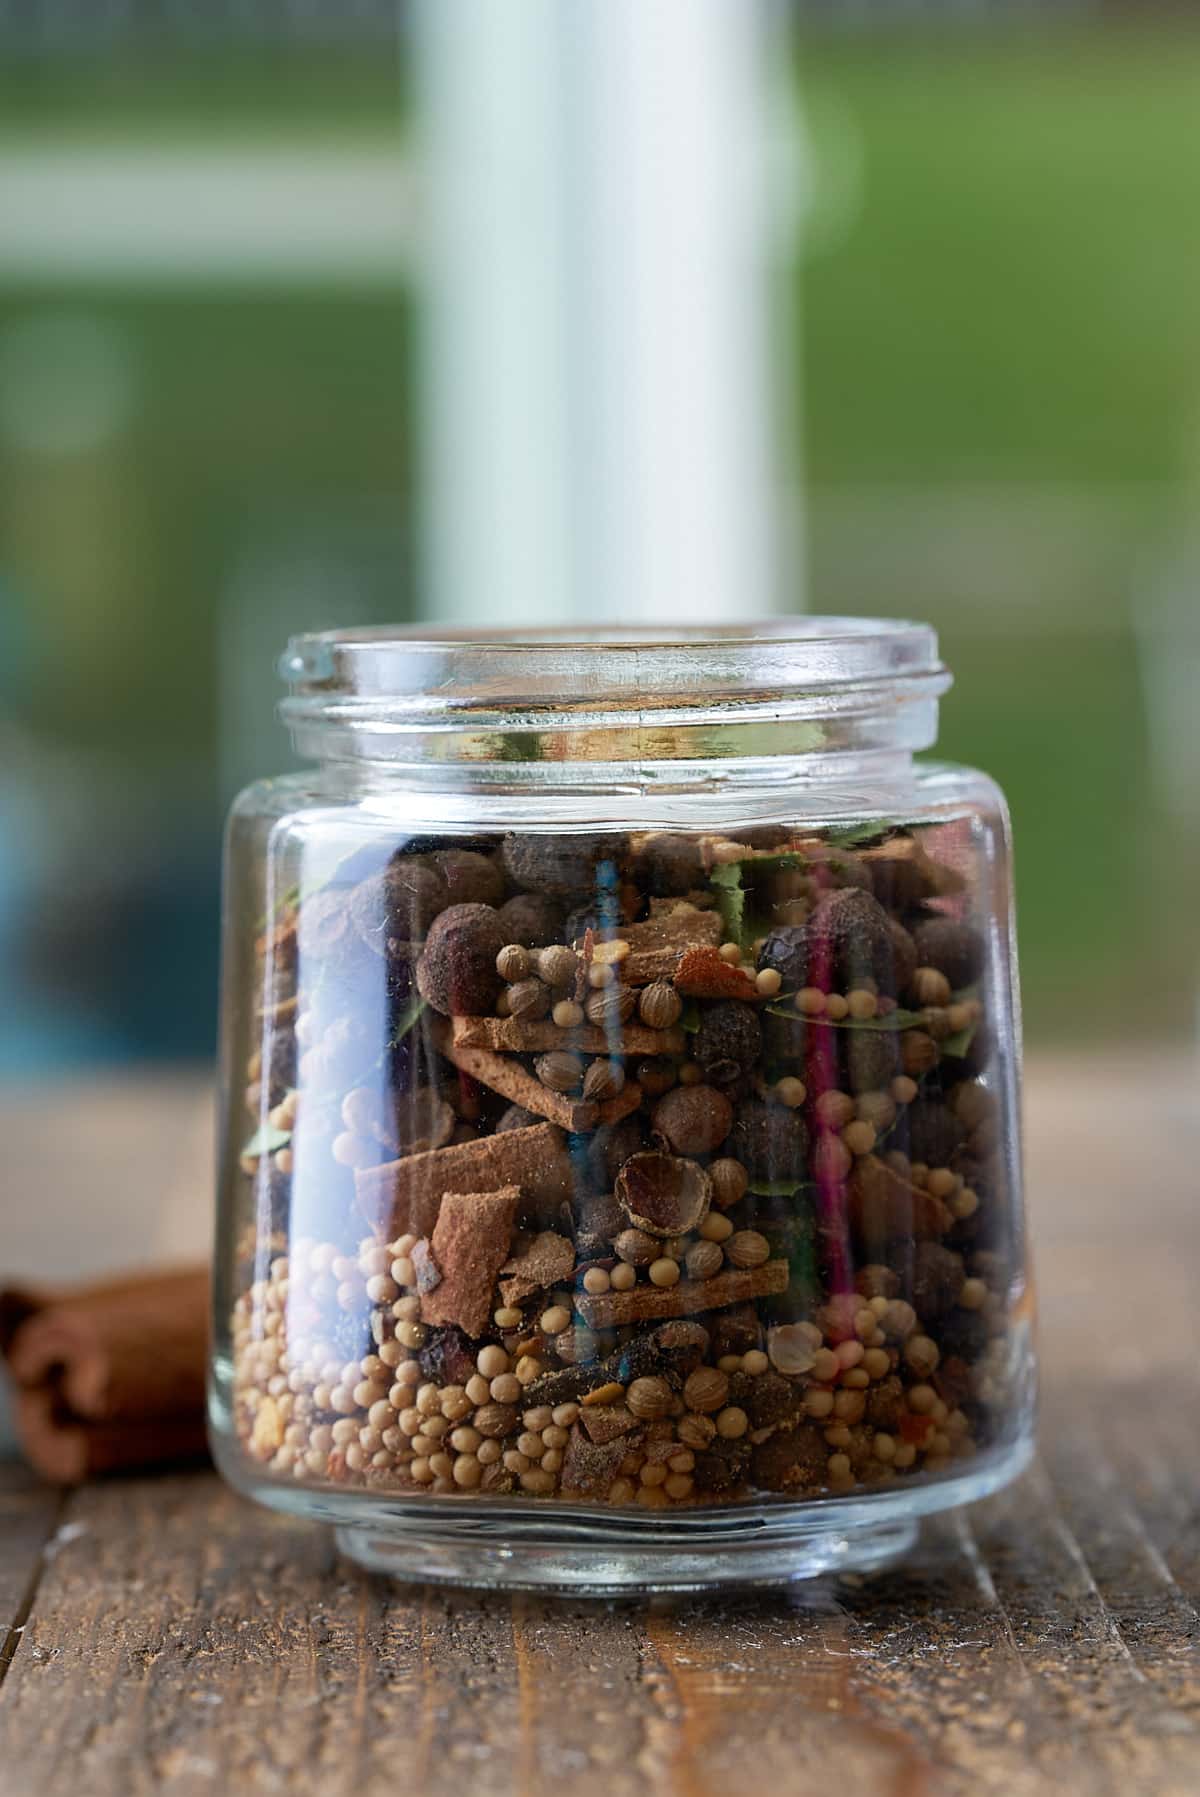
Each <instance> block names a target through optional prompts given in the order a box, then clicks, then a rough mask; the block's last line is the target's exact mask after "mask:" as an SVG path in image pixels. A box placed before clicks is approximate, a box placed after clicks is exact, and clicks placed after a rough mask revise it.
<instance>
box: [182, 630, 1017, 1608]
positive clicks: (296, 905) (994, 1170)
mask: <svg viewBox="0 0 1200 1797" xmlns="http://www.w3.org/2000/svg"><path fill="white" fill-rule="evenodd" d="M284 672H285V674H286V676H287V678H288V679H289V681H290V682H291V688H292V692H291V696H290V697H289V698H288V699H287V700H286V701H285V703H284V706H283V712H284V716H285V718H286V720H287V722H288V724H289V726H290V728H291V731H292V734H293V737H294V740H295V742H296V744H297V746H298V748H299V749H300V751H301V752H302V753H305V754H308V755H310V756H312V757H313V758H315V760H316V763H317V765H316V767H315V768H314V770H313V771H312V772H310V773H302V774H299V775H295V776H291V777H288V778H286V779H278V780H268V781H265V782H263V783H261V784H259V785H256V786H252V787H251V788H250V789H249V790H248V791H247V792H245V793H243V795H242V796H241V798H240V799H239V800H238V802H237V804H236V805H235V807H234V810H233V815H232V819H231V822H230V827H229V837H228V848H227V871H226V890H225V945H224V993H223V1119H224V1123H223V1146H222V1151H221V1157H220V1205H219V1221H218V1237H217V1258H216V1267H217V1278H216V1282H215V1293H216V1317H215V1330H214V1350H213V1368H212V1381H211V1416H212V1432H213V1442H214V1449H215V1452H216V1455H217V1458H218V1461H219V1464H220V1466H221V1469H222V1471H223V1472H224V1474H225V1475H226V1477H228V1478H229V1479H230V1480H231V1481H232V1482H233V1484H234V1485H236V1486H237V1487H238V1488H239V1489H240V1490H242V1491H243V1492H246V1493H247V1494H249V1495H250V1496H252V1497H255V1498H257V1499H259V1500H260V1501H262V1502H264V1503H266V1504H270V1505H273V1506H275V1507H276V1508H279V1509H282V1510H287V1511H292V1512H298V1513H301V1514H304V1515H308V1516H312V1517H318V1518H323V1519H326V1520H328V1521H331V1522H333V1523H335V1524H336V1525H337V1526H338V1540H339V1543H340V1545H341V1547H342V1548H343V1549H344V1550H345V1551H346V1552H347V1553H349V1554H351V1555H352V1556H354V1557H355V1558H356V1559H358V1560H359V1561H361V1562H363V1563H364V1564H366V1565H368V1566H371V1567H373V1568H376V1569H382V1570H387V1571H391V1572H393V1573H396V1574H397V1575H401V1576H413V1577H419V1578H421V1579H431V1578H433V1579H445V1580H450V1581H456V1582H461V1583H471V1584H481V1585H514V1586H520V1585H525V1586H530V1585H532V1586H546V1587H560V1588H564V1589H575V1590H594V1591H619V1590H623V1589H627V1588H639V1589H672V1588H675V1589H683V1588H696V1587H704V1586H708V1585H712V1584H718V1583H724V1582H742V1583H746V1582H762V1581H775V1580H779V1579H782V1578H790V1577H796V1576H801V1575H805V1574H809V1573H815V1572H819V1571H823V1570H825V1569H827V1568H831V1567H837V1568H842V1567H858V1568H862V1567H867V1566H871V1565H877V1564H880V1563H882V1562H883V1561H884V1560H886V1559H889V1558H892V1557H894V1556H895V1555H896V1554H897V1553H899V1552H901V1551H902V1550H903V1549H904V1548H905V1547H906V1546H907V1545H908V1544H909V1543H910V1542H911V1540H912V1539H913V1537H914V1535H915V1532H916V1527H917V1519H918V1518H919V1517H920V1516H921V1515H923V1514H926V1513H929V1512H931V1511H935V1510H941V1509H945V1508H947V1507H948V1506H952V1505H957V1504H961V1503H963V1502H965V1501H968V1500H971V1499H974V1498H977V1497H980V1496H982V1495H984V1494H985V1493H988V1492H991V1491H994V1490H995V1489H996V1488H997V1487H998V1486H1000V1485H1002V1484H1004V1483H1005V1482H1007V1481H1008V1480H1010V1479H1012V1478H1013V1477H1014V1476H1015V1475H1016V1474H1017V1473H1018V1472H1019V1471H1020V1469H1021V1468H1022V1467H1023V1466H1024V1465H1025V1464H1026V1462H1027V1461H1028V1459H1029V1456H1030V1452H1031V1430H1032V1413H1033V1394H1034V1373H1033V1349H1032V1341H1031V1325H1032V1298H1031V1291H1030V1285H1029V1279H1028V1271H1027V1264H1026V1243H1025V1230H1024V1224H1023V1220H1022V1205H1021V1165H1020V1151H1019V1133H1018V1131H1019V1124H1018V1081H1019V1052H1020V1051H1019V1014H1018V1004H1017V993H1016V976H1015V957H1014V944H1013V915H1012V897H1011V887H1010V868H1009V836H1008V823H1007V818H1006V814H1005V807H1004V801H1003V798H1002V796H1001V794H1000V793H999V791H998V790H997V789H996V787H995V786H994V785H993V784H992V783H991V781H989V780H988V779H986V778H985V777H984V776H983V775H981V774H978V773H973V772H970V771H968V770H966V769H963V768H958V767H952V766H948V765H946V764H944V763H938V762H922V763H918V762H915V761H914V759H913V753H914V751H916V750H920V749H925V748H927V747H929V746H930V745H931V744H932V743H933V741H934V738H935V734H936V722H937V699H938V696H939V695H940V694H941V693H942V692H943V691H945V689H946V687H947V686H948V684H949V675H948V674H947V673H946V671H945V669H944V668H943V667H942V665H941V664H940V662H939V661H938V658H937V644H936V638H935V637H934V634H933V632H932V631H930V630H929V629H927V628H925V627H924V626H921V625H917V624H906V623H895V622H887V623H884V622H876V621H872V620H865V619H844V618H809V619H802V620H792V621H788V622H785V623H779V624H774V625H770V626H766V627H763V628H761V629H756V630H753V631H747V630H736V629H731V630H726V631H714V632H708V633H700V632H696V633H681V634H680V635H678V636H675V637H672V638H670V639H666V638H664V637H663V636H661V635H656V634H653V633H651V632H644V633H637V632H632V633H623V634H620V635H615V634H614V635H611V636H603V637H595V636H592V637H585V636H582V635H580V636H575V635H573V634H571V633H568V632H545V633H537V632H535V633H531V634H526V635H511V636H509V635H505V634H504V633H498V634H497V635H495V636H491V637H487V638H483V637H475V636H470V635H459V636H452V637H446V638H443V639H440V640H431V639H429V638H418V637H415V636H408V635H406V634H404V633H401V632H343V633H334V634H330V635H323V636H309V637H302V638H299V639H297V640H296V641H294V642H293V643H292V644H291V646H290V648H289V651H288V653H287V656H286V657H285V661H284Z"/></svg>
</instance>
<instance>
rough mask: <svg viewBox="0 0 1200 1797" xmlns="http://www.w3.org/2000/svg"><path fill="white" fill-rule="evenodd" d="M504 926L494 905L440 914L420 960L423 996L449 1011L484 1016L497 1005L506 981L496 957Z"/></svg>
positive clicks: (437, 1008)
mask: <svg viewBox="0 0 1200 1797" xmlns="http://www.w3.org/2000/svg"><path fill="white" fill-rule="evenodd" d="M503 947H504V930H503V928H502V927H501V924H500V919H499V917H498V915H497V914H496V912H495V911H493V909H492V907H491V906H490V905H451V906H450V908H449V909H448V910H446V911H443V912H442V914H441V916H440V917H438V918H437V919H436V920H435V921H434V923H433V925H432V927H431V929H430V931H429V935H428V936H427V937H426V939H425V947H424V949H423V950H422V952H421V958H420V960H419V961H418V962H417V987H418V990H419V991H420V993H421V996H422V998H425V999H427V1000H428V1001H429V1003H430V1004H431V1005H432V1006H433V1008H434V1010H435V1011H441V1012H442V1013H443V1014H444V1015H445V1016H464V1015H466V1016H481V1015H483V1014H485V1013H487V1012H489V1011H490V1010H491V1009H492V1007H493V1006H494V1004H495V1002H496V999H497V997H498V995H499V992H500V987H501V985H502V983H503V982H502V981H501V978H500V975H499V974H498V973H497V972H496V956H497V955H498V954H499V953H500V950H501V949H502V948H503Z"/></svg>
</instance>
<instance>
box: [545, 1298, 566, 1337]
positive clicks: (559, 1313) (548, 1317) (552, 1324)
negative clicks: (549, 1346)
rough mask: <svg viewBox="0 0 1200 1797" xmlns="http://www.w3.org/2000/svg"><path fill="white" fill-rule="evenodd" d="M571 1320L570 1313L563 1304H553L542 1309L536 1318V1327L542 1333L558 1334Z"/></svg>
mask: <svg viewBox="0 0 1200 1797" xmlns="http://www.w3.org/2000/svg"><path fill="white" fill-rule="evenodd" d="M570 1321H571V1313H570V1311H569V1310H567V1309H566V1308H565V1306H564V1305H561V1304H554V1305H552V1306H551V1307H550V1309H549V1310H544V1311H543V1312H542V1314H541V1316H540V1318H539V1319H538V1327H539V1328H540V1329H541V1331H542V1333H543V1335H559V1334H561V1333H562V1331H563V1330H564V1329H565V1328H566V1326H567V1324H568V1323H569V1322H570Z"/></svg>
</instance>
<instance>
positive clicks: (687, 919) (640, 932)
mask: <svg viewBox="0 0 1200 1797" xmlns="http://www.w3.org/2000/svg"><path fill="white" fill-rule="evenodd" d="M722 930H723V925H722V922H721V918H720V915H719V913H718V912H716V911H686V910H675V911H668V912H666V913H664V914H662V915H659V916H657V917H648V918H647V919H646V921H645V922H644V923H634V924H629V925H628V926H627V928H625V929H624V930H623V931H622V932H621V934H622V938H623V940H624V941H626V942H628V944H629V948H630V953H629V954H628V955H627V956H626V958H625V960H624V961H622V963H621V979H622V980H623V982H624V983H625V985H627V986H650V985H652V984H653V983H654V981H655V980H669V979H671V978H672V976H673V975H674V973H675V970H676V968H677V967H678V966H679V963H680V961H681V959H682V958H683V956H684V955H685V954H686V953H687V952H688V951H689V950H690V949H695V948H712V949H715V948H716V947H717V945H718V943H719V942H720V940H721V935H722Z"/></svg>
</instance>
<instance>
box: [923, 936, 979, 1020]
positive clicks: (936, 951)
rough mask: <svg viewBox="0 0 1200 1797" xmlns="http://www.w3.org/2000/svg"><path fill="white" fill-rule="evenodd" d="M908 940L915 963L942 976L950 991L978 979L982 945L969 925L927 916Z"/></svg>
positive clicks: (928, 1001)
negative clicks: (914, 951)
mask: <svg viewBox="0 0 1200 1797" xmlns="http://www.w3.org/2000/svg"><path fill="white" fill-rule="evenodd" d="M912 939H913V945H914V947H915V948H916V951H917V961H918V964H919V965H920V966H921V967H933V968H936V969H937V971H938V972H939V973H942V974H944V975H945V976H946V978H947V980H948V981H949V982H950V985H951V987H952V988H953V990H954V991H956V992H957V991H959V990H961V988H962V987H963V986H969V985H970V984H971V983H972V981H973V980H977V979H978V978H979V975H980V973H981V972H982V970H983V958H984V943H983V937H982V936H981V935H980V934H979V931H978V930H975V929H973V928H972V927H971V925H970V924H965V923H958V922H957V921H956V920H955V919H954V918H952V917H928V918H926V919H925V921H924V922H923V923H919V924H918V925H917V927H916V929H915V930H914V931H913V933H912ZM926 1002H927V1003H938V1002H939V1001H938V1000H936V999H934V1000H927V1001H926Z"/></svg>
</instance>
